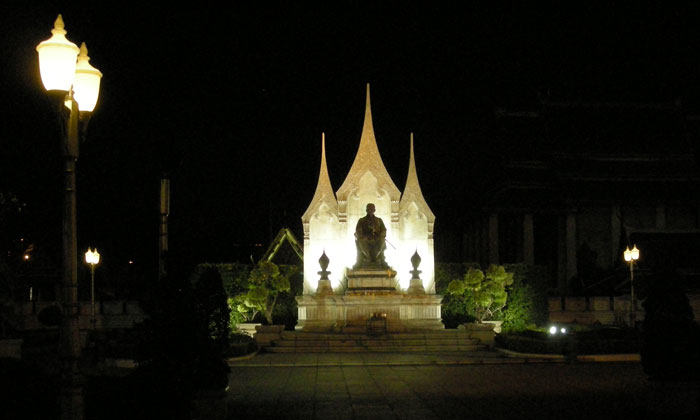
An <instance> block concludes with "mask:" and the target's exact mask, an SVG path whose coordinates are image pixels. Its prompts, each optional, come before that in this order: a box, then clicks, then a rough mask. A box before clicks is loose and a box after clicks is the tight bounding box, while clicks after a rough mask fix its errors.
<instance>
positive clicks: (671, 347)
mask: <svg viewBox="0 0 700 420" xmlns="http://www.w3.org/2000/svg"><path fill="white" fill-rule="evenodd" d="M680 285H681V278H680V276H679V275H678V274H677V273H675V272H659V273H656V274H654V275H653V276H652V279H651V284H650V286H649V293H648V297H647V299H646V300H645V301H644V303H643V306H644V312H645V317H644V323H643V331H644V339H643V346H642V352H641V355H642V366H643V367H644V372H645V373H647V374H648V375H649V376H650V377H651V378H653V379H660V380H664V379H693V380H698V379H700V326H699V325H698V323H697V322H695V321H694V319H693V310H692V308H691V306H690V303H689V301H688V297H687V296H686V295H685V293H684V292H683V289H682V288H681V286H680Z"/></svg>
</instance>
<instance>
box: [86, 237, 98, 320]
mask: <svg viewBox="0 0 700 420" xmlns="http://www.w3.org/2000/svg"><path fill="white" fill-rule="evenodd" d="M85 262H86V263H88V264H90V325H91V326H92V329H93V330H94V329H95V325H96V324H97V321H96V320H95V266H96V265H97V264H99V263H100V253H99V252H97V248H95V250H94V251H93V250H92V249H90V248H88V250H87V252H85Z"/></svg>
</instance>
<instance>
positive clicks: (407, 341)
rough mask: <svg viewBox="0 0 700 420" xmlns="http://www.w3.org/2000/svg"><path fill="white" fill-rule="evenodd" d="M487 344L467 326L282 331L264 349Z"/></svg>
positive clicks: (446, 348) (429, 348)
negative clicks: (380, 330)
mask: <svg viewBox="0 0 700 420" xmlns="http://www.w3.org/2000/svg"><path fill="white" fill-rule="evenodd" d="M488 348H489V346H488V345H486V344H482V343H480V341H479V339H476V338H470V334H469V332H467V331H464V330H441V331H423V332H403V333H382V334H367V333H366V332H365V333H348V332H343V333H315V332H303V331H283V332H281V334H280V338H279V339H276V340H272V341H271V342H270V345H269V346H266V347H265V351H267V352H271V353H372V352H386V353H393V352H396V353H401V352H457V351H458V352H471V351H483V350H487V349H488Z"/></svg>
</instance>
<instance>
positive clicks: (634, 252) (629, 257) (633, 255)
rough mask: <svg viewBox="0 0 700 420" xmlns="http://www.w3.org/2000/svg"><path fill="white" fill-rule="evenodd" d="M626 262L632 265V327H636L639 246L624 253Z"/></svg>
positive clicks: (628, 248)
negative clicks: (635, 296) (636, 270)
mask: <svg viewBox="0 0 700 420" xmlns="http://www.w3.org/2000/svg"><path fill="white" fill-rule="evenodd" d="M623 255H624V257H625V261H627V262H628V263H629V264H630V325H632V327H634V326H635V323H636V320H637V312H636V309H637V305H635V301H634V262H635V261H637V260H638V259H639V250H638V249H637V245H634V247H633V248H632V249H630V247H629V246H628V247H627V248H626V249H625V252H624V253H623Z"/></svg>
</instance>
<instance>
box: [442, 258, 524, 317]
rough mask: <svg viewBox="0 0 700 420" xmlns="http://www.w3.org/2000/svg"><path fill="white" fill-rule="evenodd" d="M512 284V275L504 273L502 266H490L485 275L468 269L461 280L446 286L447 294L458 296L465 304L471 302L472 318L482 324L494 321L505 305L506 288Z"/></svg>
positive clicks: (473, 269) (506, 297) (479, 271)
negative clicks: (489, 320) (485, 321)
mask: <svg viewBox="0 0 700 420" xmlns="http://www.w3.org/2000/svg"><path fill="white" fill-rule="evenodd" d="M512 283H513V273H508V272H506V270H505V268H504V267H503V266H497V265H491V266H489V268H488V270H486V273H484V272H483V271H481V270H479V269H475V268H470V269H469V271H467V274H465V275H464V278H463V279H461V280H460V279H454V280H452V281H451V282H450V284H449V285H448V286H447V293H449V294H451V295H454V296H460V297H462V298H463V299H464V301H465V304H466V302H468V301H469V300H471V301H472V302H473V308H474V313H473V315H474V317H475V318H476V319H477V320H478V321H479V322H482V321H484V320H487V319H495V317H496V316H498V315H499V314H500V312H501V309H503V307H504V306H505V305H506V301H507V299H508V292H507V291H506V287H508V286H510V285H511V284H512Z"/></svg>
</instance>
